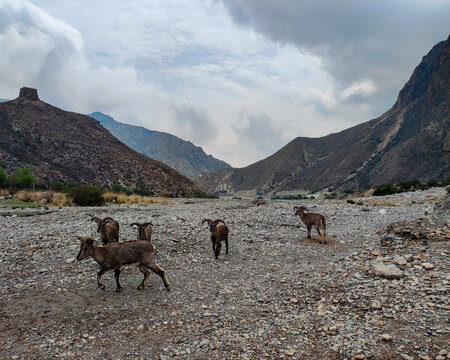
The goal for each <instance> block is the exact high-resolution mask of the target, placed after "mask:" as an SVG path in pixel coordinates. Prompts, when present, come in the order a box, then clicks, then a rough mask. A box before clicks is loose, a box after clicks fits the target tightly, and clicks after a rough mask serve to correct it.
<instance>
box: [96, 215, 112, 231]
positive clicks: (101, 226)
mask: <svg viewBox="0 0 450 360" xmlns="http://www.w3.org/2000/svg"><path fill="white" fill-rule="evenodd" d="M91 221H95V222H96V223H97V232H98V233H99V232H100V231H102V230H104V229H105V227H106V224H107V223H109V222H110V221H114V219H113V218H111V217H109V216H107V217H105V218H104V219H103V220H102V219H100V218H99V217H97V216H93V217H92V218H91Z"/></svg>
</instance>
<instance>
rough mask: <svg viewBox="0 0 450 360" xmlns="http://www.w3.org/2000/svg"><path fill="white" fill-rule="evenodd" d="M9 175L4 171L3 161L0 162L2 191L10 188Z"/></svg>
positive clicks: (0, 186) (0, 185)
mask: <svg viewBox="0 0 450 360" xmlns="http://www.w3.org/2000/svg"><path fill="white" fill-rule="evenodd" d="M8 183H9V181H8V173H7V172H6V170H5V169H3V161H1V160H0V189H4V188H6V187H8Z"/></svg>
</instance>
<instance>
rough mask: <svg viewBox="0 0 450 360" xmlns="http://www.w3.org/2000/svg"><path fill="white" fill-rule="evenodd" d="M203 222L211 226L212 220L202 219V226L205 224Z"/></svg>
mask: <svg viewBox="0 0 450 360" xmlns="http://www.w3.org/2000/svg"><path fill="white" fill-rule="evenodd" d="M205 221H206V222H207V223H208V224H211V222H212V220H211V219H203V221H202V225H203V223H205Z"/></svg>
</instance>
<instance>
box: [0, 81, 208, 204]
mask: <svg viewBox="0 0 450 360" xmlns="http://www.w3.org/2000/svg"><path fill="white" fill-rule="evenodd" d="M0 160H2V161H3V162H4V165H5V166H6V170H7V172H8V173H10V174H12V172H13V171H14V169H16V168H17V167H20V166H23V165H31V166H32V167H33V170H34V172H35V174H36V176H37V177H38V178H39V179H40V181H42V183H43V184H44V185H45V186H51V184H52V183H53V182H55V181H60V182H65V181H76V182H79V183H85V184H94V185H101V186H110V185H112V184H113V183H120V184H122V185H123V186H125V187H128V188H138V189H145V190H150V191H153V192H155V193H159V194H161V193H167V194H170V195H175V196H177V195H189V194H194V193H196V192H198V191H199V188H198V187H197V186H196V185H195V184H194V183H193V182H192V181H191V180H189V179H187V178H186V177H184V176H183V175H181V174H179V173H178V172H177V171H175V170H174V169H172V168H170V167H169V166H167V165H165V164H163V163H161V162H159V161H157V160H153V159H150V158H148V157H146V156H144V155H142V154H140V153H138V152H137V151H135V150H133V149H130V148H129V147H127V146H126V145H125V144H123V143H122V142H120V141H119V140H118V139H116V138H115V137H114V136H113V135H112V134H111V133H110V132H109V131H107V130H106V129H105V128H104V127H102V126H101V125H100V124H99V122H98V121H96V120H94V119H93V118H91V117H88V116H86V115H82V114H77V113H74V112H68V111H64V110H61V109H59V108H57V107H55V106H52V105H50V104H47V103H45V102H44V101H41V100H40V99H39V97H38V94H37V90H36V89H31V88H22V89H21V90H20V94H19V97H18V98H16V99H14V100H10V101H7V102H3V103H0Z"/></svg>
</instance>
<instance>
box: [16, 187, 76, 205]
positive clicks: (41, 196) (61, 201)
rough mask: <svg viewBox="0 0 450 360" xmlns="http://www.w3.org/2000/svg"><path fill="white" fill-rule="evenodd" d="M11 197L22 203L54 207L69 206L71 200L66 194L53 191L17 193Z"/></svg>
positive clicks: (24, 191)
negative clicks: (35, 203)
mask: <svg viewBox="0 0 450 360" xmlns="http://www.w3.org/2000/svg"><path fill="white" fill-rule="evenodd" d="M13 197H14V198H15V199H17V200H19V201H23V202H37V203H39V202H42V203H45V204H52V205H56V206H71V205H72V198H71V197H70V196H68V195H67V194H63V193H55V192H53V191H51V190H50V191H27V190H23V191H19V192H17V193H15V194H14V195H13Z"/></svg>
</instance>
